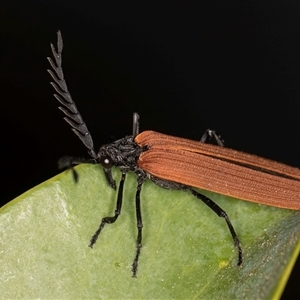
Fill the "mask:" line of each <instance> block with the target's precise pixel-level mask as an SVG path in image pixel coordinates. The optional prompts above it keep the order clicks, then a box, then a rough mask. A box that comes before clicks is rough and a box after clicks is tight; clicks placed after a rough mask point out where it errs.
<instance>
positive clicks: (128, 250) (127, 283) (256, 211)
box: [0, 165, 300, 299]
mask: <svg viewBox="0 0 300 300" xmlns="http://www.w3.org/2000/svg"><path fill="white" fill-rule="evenodd" d="M76 170H77V172H78V174H79V181H78V183H75V182H74V181H73V177H72V173H71V172H70V171H66V172H64V173H62V174H60V175H58V176H56V177H54V178H52V179H50V180H48V181H46V182H44V183H42V184H41V185H39V186H37V187H35V188H33V189H31V190H29V191H28V192H26V193H25V194H23V195H21V196H20V197H18V198H16V199H15V200H13V201H11V202H10V203H8V204H7V205H5V206H4V207H2V208H1V209H0V231H1V235H0V237H1V238H0V241H1V252H0V266H1V273H0V276H1V279H0V285H1V289H0V290H1V296H2V298H4V299H9V298H10V299H16V298H27V299H28V298H42V299H45V298H48V299H50V298H52V299H53V298H56V299H57V298H68V299H71V298H73V299H75V298H76V299H79V298H86V299H99V298H103V299H109V298H110V299H112V298H115V299H116V298H122V299H126V298H128V299H157V298H160V299H172V298H174V299H221V298H222V299H234V298H235V299H269V298H279V297H280V294H281V292H282V290H283V288H284V285H285V283H286V281H287V278H288V276H289V274H290V271H291V269H292V267H293V264H294V262H295V260H296V258H297V255H298V253H299V248H300V242H299V240H300V212H299V211H298V212H297V211H291V210H285V209H278V208H273V207H267V206H263V205H258V204H254V203H249V202H245V201H239V200H236V199H231V198H228V197H224V196H221V195H217V194H212V193H208V192H203V193H205V194H206V195H208V196H209V197H210V198H211V199H213V200H214V201H215V202H216V203H217V204H218V205H220V206H221V207H222V208H223V209H224V210H225V211H226V212H227V213H228V215H229V216H230V219H231V221H232V223H233V225H234V227H235V230H236V232H237V234H238V236H239V238H240V240H241V242H242V246H243V250H244V264H243V265H242V267H237V265H236V264H237V251H236V249H235V248H234V246H233V242H232V239H231V235H230V233H229V231H228V228H227V226H226V223H225V221H224V220H222V219H221V218H218V217H217V215H216V214H215V213H214V212H212V211H211V210H210V209H209V208H208V207H206V205H204V204H203V203H202V202H201V201H199V200H198V199H196V198H195V197H193V196H192V195H191V194H189V193H186V192H183V191H168V190H164V189H161V188H159V187H157V186H156V185H154V184H153V183H151V182H150V181H147V182H146V183H145V184H144V186H143V190H142V195H141V201H142V215H143V224H144V228H143V248H142V250H141V256H140V261H139V268H138V273H137V278H132V277H131V275H132V274H131V264H132V261H133V258H134V256H135V241H136V234H137V229H136V217H135V189H136V177H135V175H134V174H128V176H127V177H128V178H127V180H126V183H125V191H124V196H123V199H124V201H123V208H122V214H121V215H120V217H119V219H118V220H117V221H116V222H115V223H114V224H111V225H106V226H105V228H104V230H103V231H102V233H101V235H100V237H99V239H98V241H97V243H96V244H95V246H94V248H93V249H91V248H89V247H88V245H89V241H90V238H91V236H92V235H93V234H94V232H95V231H96V229H97V228H98V226H99V223H100V221H101V219H102V217H104V216H111V215H113V213H114V210H115V201H116V196H117V192H116V191H115V190H113V189H111V188H110V187H108V185H107V183H106V180H105V178H104V175H103V171H102V170H101V168H100V166H99V165H80V166H78V167H76ZM113 174H114V176H115V177H116V179H117V182H118V180H119V179H120V172H119V170H117V169H114V172H113Z"/></svg>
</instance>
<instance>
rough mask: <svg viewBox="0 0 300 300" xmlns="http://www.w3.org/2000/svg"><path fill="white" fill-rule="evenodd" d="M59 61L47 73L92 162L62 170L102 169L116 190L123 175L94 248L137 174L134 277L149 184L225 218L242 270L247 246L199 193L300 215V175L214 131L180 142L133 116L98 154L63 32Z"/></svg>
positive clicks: (67, 164)
mask: <svg viewBox="0 0 300 300" xmlns="http://www.w3.org/2000/svg"><path fill="white" fill-rule="evenodd" d="M51 49H52V53H53V57H54V60H55V62H54V61H53V60H52V59H51V58H50V57H48V58H47V59H48V61H49V63H50V65H51V67H52V70H47V71H48V72H49V73H50V75H51V77H52V79H53V80H54V82H51V85H52V86H53V88H54V89H55V91H56V93H57V94H54V96H55V98H56V99H57V100H58V101H59V102H60V103H61V105H62V106H59V109H60V110H61V111H62V112H63V113H64V114H65V117H64V119H65V121H66V122H67V123H69V125H70V126H71V128H72V130H73V132H74V133H75V134H76V135H77V136H78V138H79V139H80V140H81V141H82V143H83V144H84V145H85V147H86V148H87V149H88V153H89V155H90V156H91V158H89V159H85V158H75V157H71V156H67V157H63V158H61V159H60V160H59V167H60V168H70V169H72V170H73V174H74V177H75V179H76V180H77V174H76V172H75V171H74V169H73V166H74V165H77V164H80V163H91V164H101V165H102V167H103V170H104V174H105V177H106V180H107V182H108V184H109V185H110V186H111V187H112V188H113V189H116V187H117V186H116V182H115V180H114V179H113V176H112V173H111V169H112V167H113V166H116V167H118V168H119V169H120V171H121V179H120V183H119V187H118V195H117V202H116V209H115V214H114V215H113V216H108V217H104V218H103V219H102V220H101V223H100V225H99V228H98V229H97V231H96V232H95V234H94V235H93V236H92V238H91V240H90V245H89V246H90V247H91V248H92V247H93V246H94V244H95V243H96V241H97V239H98V237H99V235H100V233H101V231H102V229H103V228H104V226H105V225H106V224H112V223H114V222H115V221H116V220H117V219H118V217H119V215H120V213H121V207H122V201H123V187H124V183H125V179H126V174H127V173H128V172H129V171H131V172H134V173H135V174H136V175H137V188H136V196H135V203H136V220H137V231H138V233H137V239H136V253H135V257H134V260H133V263H132V276H133V277H136V274H137V270H138V262H139V256H140V253H141V247H142V228H143V222H142V214H141V206H140V194H141V190H142V185H143V183H144V182H145V180H146V179H150V180H151V181H152V182H154V183H155V184H156V185H158V186H160V187H162V188H165V189H175V190H184V191H187V192H190V193H191V194H192V195H193V196H195V197H196V198H198V199H199V200H201V201H202V202H203V203H205V204H206V205H207V206H208V207H209V208H211V209H212V210H213V211H214V212H215V213H216V214H217V215H218V216H219V217H222V218H224V220H225V222H226V224H227V226H228V229H229V231H230V233H231V236H232V239H233V243H234V246H235V247H236V249H237V252H238V262H237V265H238V266H240V265H242V262H243V252H242V247H241V243H240V241H239V239H238V237H237V234H236V232H235V230H234V228H233V225H232V223H231V221H230V219H229V217H228V215H227V214H226V212H225V211H224V210H223V209H222V208H221V207H220V206H218V205H217V204H216V203H215V202H213V201H212V200H211V199H210V198H208V197H206V196H205V195H203V194H201V193H199V192H197V191H196V190H195V189H193V188H195V187H196V188H201V189H206V190H209V191H212V192H216V193H220V194H224V195H228V196H231V197H235V198H239V199H242V200H247V201H251V202H256V203H261V204H265V205H270V206H276V207H282V208H287V209H295V210H300V170H299V169H298V168H295V167H290V166H287V165H284V164H282V163H278V162H275V161H271V160H268V159H265V158H261V157H258V156H255V155H251V154H246V153H243V152H239V151H235V150H232V149H228V148H224V147H223V142H222V141H221V139H220V138H219V137H218V136H217V134H216V133H215V132H214V131H212V130H208V131H207V132H206V133H205V134H204V135H203V137H202V139H201V141H192V140H189V139H184V138H179V137H174V136H170V135H166V134H162V133H158V132H154V131H143V132H140V130H139V115H138V114H137V113H134V114H133V130H132V135H128V136H125V137H124V138H122V139H119V140H117V141H114V142H112V143H110V144H106V145H103V146H101V147H100V150H99V151H98V152H96V151H95V149H94V143H93V139H92V136H91V134H90V132H89V130H88V128H87V126H86V124H85V122H84V121H83V118H82V116H81V115H80V113H79V111H78V109H77V107H76V104H75V102H74V101H73V100H72V97H71V94H70V93H69V91H68V88H67V84H66V82H65V79H64V74H63V70H62V60H61V59H62V49H63V41H62V36H61V32H60V31H58V33H57V50H56V49H55V47H54V45H53V44H51ZM208 137H212V138H213V139H215V141H216V143H217V144H218V145H212V144H207V143H205V141H206V140H207V138H208Z"/></svg>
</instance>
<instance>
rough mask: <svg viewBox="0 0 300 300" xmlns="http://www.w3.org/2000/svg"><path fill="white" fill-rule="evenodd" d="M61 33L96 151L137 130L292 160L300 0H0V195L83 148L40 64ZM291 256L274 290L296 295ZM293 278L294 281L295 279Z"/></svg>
mask: <svg viewBox="0 0 300 300" xmlns="http://www.w3.org/2000/svg"><path fill="white" fill-rule="evenodd" d="M58 29H60V30H61V31H62V34H63V38H64V45H65V48H64V52H63V67H64V72H65V76H66V80H67V83H68V86H69V89H70V91H71V93H72V96H73V99H74V100H75V101H76V103H77V107H78V108H79V110H80V112H81V114H82V115H83V117H84V120H85V122H86V123H87V125H88V127H89V129H90V131H91V133H92V135H93V138H94V142H95V144H96V145H95V146H96V148H98V147H99V146H100V145H101V144H103V143H106V142H108V141H109V139H110V137H111V136H114V137H116V138H120V137H123V136H124V135H126V134H131V131H132V113H133V112H134V111H137V112H139V114H140V116H141V129H142V130H144V129H153V130H156V131H160V132H164V133H167V134H171V135H175V136H182V137H186V138H190V139H195V140H198V139H199V138H200V137H201V135H202V133H203V132H204V131H205V129H207V128H212V129H216V130H217V131H218V132H219V133H220V134H221V135H222V137H223V138H224V139H225V141H226V146H227V147H230V148H235V149H237V150H242V151H245V152H249V153H253V154H257V155H260V156H263V157H268V158H271V159H273V160H277V161H281V162H284V163H286V164H289V165H293V166H297V167H300V163H299V153H300V143H299V136H300V118H299V116H300V58H299V57H300V45H299V37H300V2H289V1H284V2H249V1H246V2H100V1H99V2H90V1H85V2H73V1H69V2H64V1H60V2H54V1H53V2H52V1H1V48H0V53H1V70H0V71H1V82H0V84H1V89H0V91H1V102H0V103H1V104H0V105H1V107H0V114H1V115H0V122H1V123H0V125H1V135H2V138H1V140H2V143H1V147H0V149H1V153H0V155H1V156H0V157H1V160H2V162H1V181H0V182H1V188H0V193H1V197H0V200H1V204H4V203H6V202H7V201H9V200H11V199H13V198H14V197H16V196H18V195H19V194H21V193H23V192H25V191H26V190H28V189H29V188H31V187H33V186H35V185H37V184H39V183H41V182H43V181H45V180H47V179H49V178H50V177H52V176H54V175H56V174H57V173H58V170H57V168H56V162H57V159H58V158H59V157H61V156H63V155H67V154H69V155H74V156H86V149H85V148H84V146H83V145H82V144H81V142H80V141H79V140H78V139H77V137H76V136H75V135H74V134H73V133H72V132H71V130H70V128H69V126H68V125H67V124H65V123H64V121H63V120H62V113H61V112H59V111H58V110H57V106H58V103H57V101H56V100H55V99H54V98H53V96H52V94H53V90H52V88H51V87H50V85H49V83H48V82H49V81H50V77H49V75H48V74H47V73H46V71H45V70H46V68H48V67H49V66H48V63H47V60H46V56H50V55H51V52H50V47H49V43H50V42H52V43H56V31H57V30H58ZM299 268H300V267H299V262H298V264H297V265H296V267H295V269H294V271H293V276H292V277H291V279H290V281H289V284H288V286H287V288H286V291H285V293H284V295H283V298H282V299H288V297H291V296H295V295H299V293H300V291H299V284H298V280H299V275H297V274H296V272H298V274H299ZM297 277H298V278H297Z"/></svg>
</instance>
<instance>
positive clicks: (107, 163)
mask: <svg viewBox="0 0 300 300" xmlns="http://www.w3.org/2000/svg"><path fill="white" fill-rule="evenodd" d="M100 164H101V165H102V167H103V168H105V169H110V168H111V167H112V166H113V162H112V160H111V159H110V157H109V156H102V157H101V158H100Z"/></svg>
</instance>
